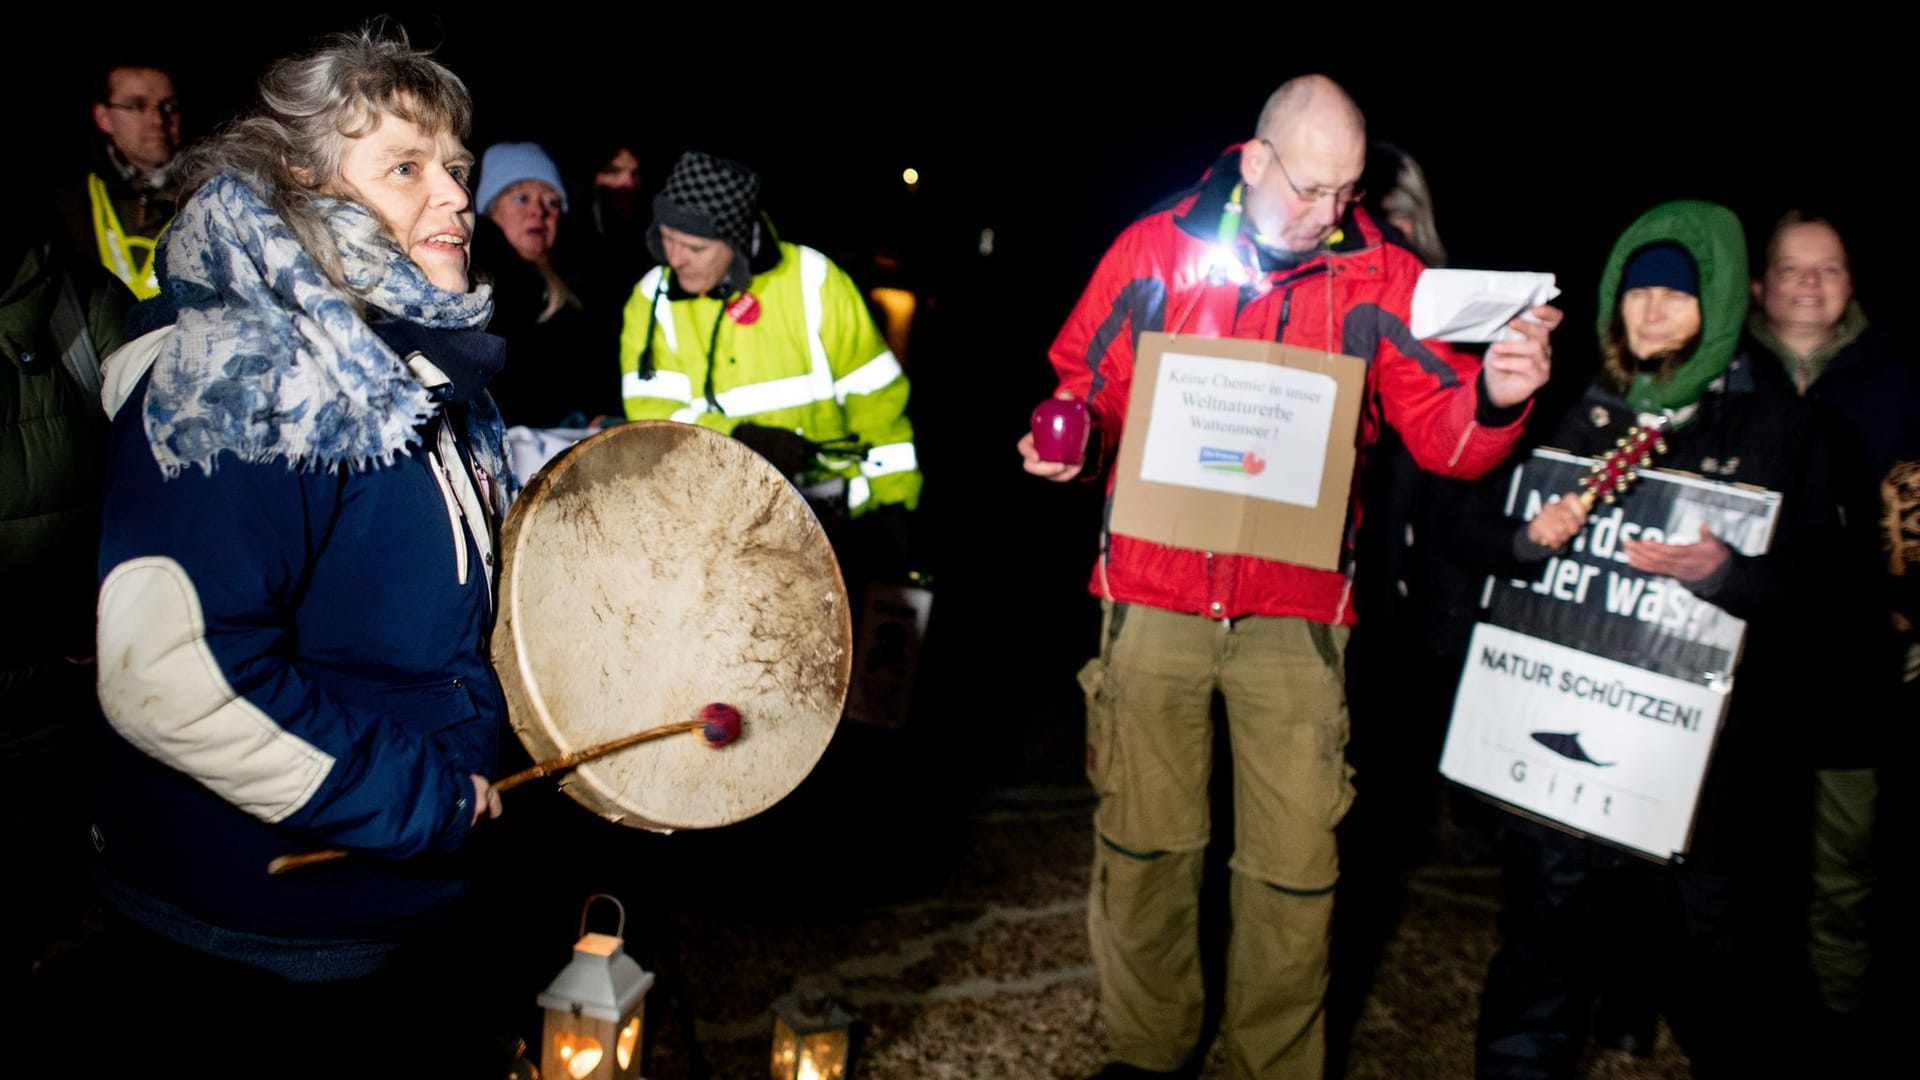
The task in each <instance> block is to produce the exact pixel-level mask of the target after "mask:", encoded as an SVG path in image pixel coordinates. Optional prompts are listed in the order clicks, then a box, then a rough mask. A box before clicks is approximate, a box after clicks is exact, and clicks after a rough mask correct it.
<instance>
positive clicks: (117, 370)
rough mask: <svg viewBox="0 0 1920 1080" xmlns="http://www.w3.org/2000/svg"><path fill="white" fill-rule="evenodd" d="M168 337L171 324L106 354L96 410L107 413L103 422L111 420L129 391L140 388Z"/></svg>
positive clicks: (125, 399)
mask: <svg viewBox="0 0 1920 1080" xmlns="http://www.w3.org/2000/svg"><path fill="white" fill-rule="evenodd" d="M172 333H173V326H172V324H168V325H166V326H163V327H161V328H160V329H158V330H149V331H147V332H146V333H144V334H141V335H140V336H139V337H137V338H134V339H133V340H132V341H129V342H127V343H126V344H125V345H122V346H120V347H119V348H117V349H115V350H113V352H111V353H109V354H107V358H106V360H105V361H104V362H102V363H101V365H100V407H101V408H102V409H105V410H106V411H107V419H109V420H111V419H113V417H114V416H115V415H116V414H118V413H119V412H120V406H122V405H125V404H126V403H127V399H128V398H130V397H132V396H133V388H134V387H136V386H139V385H140V378H141V376H143V375H145V374H146V373H147V369H148V368H150V367H152V366H153V362H154V360H155V359H157V358H158V357H159V356H160V347H161V346H162V345H165V344H166V343H167V339H168V336H169V335H171V334H172Z"/></svg>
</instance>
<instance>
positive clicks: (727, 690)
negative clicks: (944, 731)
mask: <svg viewBox="0 0 1920 1080" xmlns="http://www.w3.org/2000/svg"><path fill="white" fill-rule="evenodd" d="M500 550H501V553H502V554H501V558H502V562H501V573H500V612H499V618H498V621H497V623H496V625H495V628H494V634H493V659H494V666H495V668H496V669H497V670H498V672H499V675H500V681H501V683H502V684H503V686H504V687H505V689H506V694H507V706H508V713H509V716H510V718H511V720H512V723H513V728H514V731H515V733H516V734H518V735H519V737H520V741H521V742H522V743H523V744H524V745H525V746H526V748H527V752H528V753H530V754H531V755H532V756H533V758H534V760H535V761H545V760H549V759H551V758H554V757H558V756H560V755H562V754H566V753H570V752H572V751H575V750H580V749H583V748H585V747H588V746H591V745H593V744H595V743H600V742H605V741H607V740H609V739H614V738H617V737H619V736H622V735H626V734H628V733H630V732H635V731H640V730H643V729H646V728H650V727H656V726H659V725H661V724H668V723H673V722H675V721H680V720H691V719H694V718H696V717H697V716H698V715H699V712H700V707H701V706H703V705H705V704H707V703H709V702H725V703H727V704H730V705H732V706H734V707H735V708H737V709H739V710H740V715H741V735H740V738H739V739H738V740H736V741H735V742H733V743H732V744H730V745H728V746H725V747H721V748H719V749H714V748H712V747H709V746H708V745H707V743H706V741H705V740H704V739H702V738H701V737H700V735H699V734H698V733H689V734H679V735H672V736H669V737H666V738H661V739H655V740H652V741H650V742H645V743H642V744H640V745H638V746H634V747H629V748H628V749H625V750H620V751H616V752H615V753H612V754H609V755H607V756H605V757H602V758H597V759H595V760H592V761H589V762H586V763H585V764H582V765H580V766H579V767H578V768H575V769H574V770H572V771H571V772H570V773H566V774H563V776H562V779H561V781H560V783H561V786H562V787H563V788H564V789H565V790H566V792H567V794H568V795H570V796H571V797H572V798H573V799H574V800H575V801H577V802H579V803H580V804H581V805H583V806H585V807H587V808H588V809H589V810H592V811H594V812H595V813H597V814H600V815H601V816H603V817H605V818H607V819H608V820H610V821H617V822H619V823H621V824H624V825H630V826H634V827H637V828H646V829H654V830H659V831H671V830H674V829H703V828H714V827H717V826H721V825H729V824H732V823H734V822H738V821H742V820H744V819H746V818H749V817H752V816H753V815H755V814H758V813H759V812H761V811H762V810H765V809H766V808H768V807H769V806H772V805H773V804H774V803H776V802H778V801H780V799H782V798H784V797H785V796H786V795H787V794H788V793H789V792H791V791H792V790H793V789H794V788H795V787H798V786H799V784H800V782H801V781H802V780H804V779H805V778H806V776H807V774H808V773H809V772H810V771H812V769H813V767H814V765H815V764H816V763H817V762H818V761H819V759H820V756H821V754H822V753H824V752H825V751H826V748H827V743H828V742H829V741H830V740H831V739H832V738H833V733H834V729H835V728H836V726H837V725H838V724H839V721H840V714H841V709H842V707H843V706H844V704H845V701H846V695H847V684H848V679H849V675H850V673H851V668H852V637H853V634H852V625H851V615H850V613H849V610H848V604H847V591H846V586H845V584H844V583H843V582H842V580H841V577H840V567H839V563H838V562H837V561H836V560H835V558H834V555H833V549H832V547H831V545H830V544H829V543H828V542H827V538H826V535H825V533H824V532H823V531H822V530H821V527H820V523H819V521H818V520H817V519H816V518H815V517H814V515H813V512H812V510H810V509H809V508H808V506H807V503H806V500H805V499H803V498H802V497H801V496H800V494H799V492H797V491H795V490H794V488H793V486H792V485H791V484H789V483H788V482H787V481H786V479H785V478H784V477H782V476H781V475H780V474H779V472H778V471H776V470H775V469H774V467H773V466H772V465H771V464H769V463H768V462H767V461H766V460H765V459H763V458H762V457H760V455H758V454H756V453H754V452H753V451H752V450H750V449H748V448H747V447H746V446H744V445H743V444H741V443H739V442H737V441H736V440H734V439H732V438H730V437H728V436H726V435H722V434H720V433H718V432H715V431H711V430H709V429H707V428H703V427H698V426H695V425H692V424H681V423H674V422H671V421H642V422H637V423H630V424H622V425H619V426H616V427H612V428H609V429H607V430H605V431H602V432H600V433H599V434H597V435H594V436H591V437H589V438H587V439H584V440H582V441H581V442H580V443H578V444H576V445H575V446H573V447H572V448H570V449H569V450H567V451H566V452H564V453H562V454H561V455H560V456H558V457H556V458H555V459H554V460H553V461H551V462H549V463H548V464H547V466H546V467H545V468H544V469H542V470H541V471H540V472H539V474H537V475H536V476H534V478H533V479H532V480H531V481H529V482H528V484H527V487H526V489H525V490H524V491H522V492H521V493H520V495H519V497H518V498H517V499H515V501H514V503H513V506H512V508H511V509H510V510H509V511H508V513H507V517H506V521H505V523H504V524H503V526H502V527H501V538H500Z"/></svg>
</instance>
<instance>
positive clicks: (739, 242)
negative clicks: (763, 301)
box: [647, 150, 760, 289]
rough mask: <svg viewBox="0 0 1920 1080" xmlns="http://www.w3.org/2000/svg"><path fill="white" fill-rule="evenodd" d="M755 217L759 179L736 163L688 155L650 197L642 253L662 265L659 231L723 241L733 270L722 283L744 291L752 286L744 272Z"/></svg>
mask: <svg viewBox="0 0 1920 1080" xmlns="http://www.w3.org/2000/svg"><path fill="white" fill-rule="evenodd" d="M759 213H760V177H759V176H757V175H755V174H754V171H753V170H752V169H749V168H747V167H746V166H745V165H742V164H740V163H739V162H737V161H730V160H728V159H727V158H723V157H715V156H714V155H712V154H708V153H703V152H701V151H699V150H689V151H687V152H686V153H685V154H682V155H680V160H679V161H676V162H674V164H673V172H672V173H671V174H670V175H668V177H667V186H666V187H665V188H662V189H661V191H660V194H658V195H655V196H654V197H653V224H651V225H650V226H648V227H647V249H648V250H649V251H651V252H652V253H653V257H654V259H655V260H657V261H658V262H660V263H663V264H664V263H665V262H666V261H667V255H666V249H665V248H664V247H662V246H661V244H660V226H662V225H665V226H666V227H668V228H670V229H678V230H679V231H681V232H683V233H690V234H692V235H694V236H703V237H707V238H709V239H714V240H724V241H726V242H727V244H728V246H730V247H732V248H733V265H732V266H731V267H729V268H728V269H727V278H726V283H727V285H728V286H729V287H730V288H733V289H745V288H746V287H747V286H748V285H749V284H751V283H752V281H753V274H752V272H751V271H750V270H748V268H747V263H748V260H749V259H751V258H752V257H753V248H754V225H755V222H756V221H757V219H758V217H759Z"/></svg>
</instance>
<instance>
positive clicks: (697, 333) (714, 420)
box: [620, 151, 921, 520]
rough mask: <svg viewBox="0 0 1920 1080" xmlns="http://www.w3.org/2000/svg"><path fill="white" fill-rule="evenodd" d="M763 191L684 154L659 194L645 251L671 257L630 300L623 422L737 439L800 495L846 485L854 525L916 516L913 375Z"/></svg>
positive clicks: (733, 169) (623, 344)
mask: <svg viewBox="0 0 1920 1080" xmlns="http://www.w3.org/2000/svg"><path fill="white" fill-rule="evenodd" d="M759 196H760V179H759V177H758V176H757V175H756V174H755V173H754V172H753V171H752V170H751V169H749V168H748V167H746V166H745V165H742V164H740V163H739V162H737V161H731V160H728V159H726V158H721V157H716V156H714V155H711V154H707V153H703V152H700V151H690V152H688V153H687V154H684V155H682V157H681V158H680V160H679V161H678V162H676V163H675V165H674V167H673V171H672V173H671V175H669V177H668V178H667V183H666V186H665V188H664V189H662V191H661V192H660V194H658V195H657V196H655V197H654V200H653V223H652V224H651V225H650V226H649V227H648V229H647V245H648V247H649V249H650V250H651V251H652V253H653V257H654V259H655V260H657V261H658V262H660V263H663V264H665V265H661V266H655V267H654V268H653V269H652V270H650V271H648V273H647V274H646V276H644V277H642V278H641V279H640V282H639V284H638V285H636V286H635V287H634V290H633V294H632V296H631V298H630V299H629V300H628V301H627V306H626V311H625V315H624V326H623V329H622V331H621V335H620V369H621V378H622V387H621V391H622V397H623V398H624V399H625V402H626V413H627V417H628V419H631V420H653V419H671V420H678V421H682V422H685V423H694V424H700V425H703V426H705V427H710V428H713V429H715V430H718V431H723V432H727V433H730V434H732V435H733V436H734V437H736V438H738V439H740V440H741V441H742V442H745V443H747V444H748V445H749V446H752V447H753V448H754V449H755V450H757V451H759V452H760V453H761V454H763V455H764V456H766V457H767V458H768V460H770V461H772V462H773V463H774V464H775V465H776V466H777V467H779V468H780V469H781V471H782V472H784V473H786V474H787V475H788V476H789V477H791V478H793V479H794V481H795V482H796V483H797V484H800V485H801V486H802V487H803V489H808V488H810V486H811V485H817V484H821V483H823V482H826V483H839V482H844V485H845V488H846V490H845V506H846V511H847V513H848V515H849V516H850V517H851V518H853V519H855V520H860V519H862V518H866V517H869V515H871V512H872V511H873V510H875V509H878V508H882V507H900V508H902V509H905V510H911V509H913V508H914V507H915V506H917V505H918V504H919V501H920V485H921V477H920V467H919V460H918V458H917V457H916V455H915V453H914V445H913V425H912V424H911V423H910V422H909V421H908V419H907V415H906V405H907V392H908V385H907V376H906V373H905V372H904V371H903V370H902V369H901V367H900V362H899V360H897V359H896V358H895V357H894V355H893V353H892V351H891V350H889V349H888V348H887V343H886V340H885V339H884V338H883V337H882V336H881V334H880V330H879V328H878V327H876V326H875V325H874V322H873V317H872V315H871V314H870V313H869V312H868V310H867V306H866V301H865V299H864V298H863V297H862V296H861V293H860V290H859V289H858V287H856V286H855V285H854V283H853V279H852V278H850V277H848V276H847V274H846V272H845V271H843V270H842V269H840V267H838V266H836V265H835V264H834V263H833V261H832V260H831V259H829V258H827V257H826V256H825V255H822V254H821V253H820V252H818V251H815V250H813V249H812V248H809V247H805V246H802V245H800V244H792V243H786V242H784V241H781V240H780V239H779V238H778V237H776V236H775V235H774V233H773V228H772V225H771V223H770V222H769V221H768V220H767V218H766V217H765V216H764V215H763V214H761V213H760V211H759ZM815 490H817V489H815ZM883 516H885V517H890V518H891V517H895V516H897V515H895V514H888V515H883Z"/></svg>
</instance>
